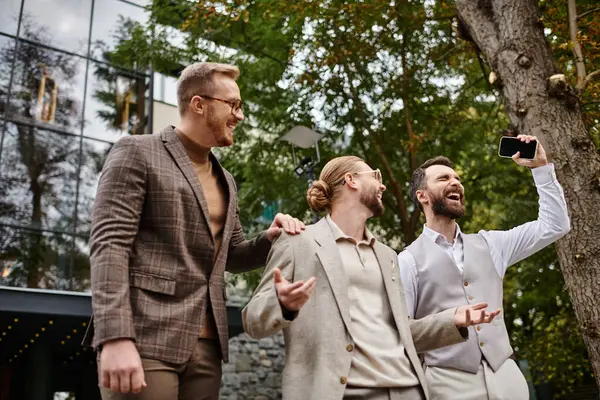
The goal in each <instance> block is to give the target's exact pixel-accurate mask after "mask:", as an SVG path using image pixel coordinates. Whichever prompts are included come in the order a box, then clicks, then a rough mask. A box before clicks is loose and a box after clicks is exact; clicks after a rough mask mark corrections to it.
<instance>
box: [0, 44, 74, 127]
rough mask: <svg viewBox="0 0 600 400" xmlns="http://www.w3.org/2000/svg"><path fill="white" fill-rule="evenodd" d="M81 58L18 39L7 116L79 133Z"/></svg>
mask: <svg viewBox="0 0 600 400" xmlns="http://www.w3.org/2000/svg"><path fill="white" fill-rule="evenodd" d="M85 63H86V61H85V59H83V58H80V57H76V56H70V55H67V54H64V53H60V52H57V51H52V50H47V49H45V48H42V47H39V46H36V45H32V44H28V43H24V42H21V43H20V44H19V50H18V54H17V62H16V66H15V75H14V78H13V86H12V93H11V98H10V107H9V111H8V118H10V119H14V120H16V121H27V122H29V123H32V122H35V123H36V124H39V125H40V126H42V127H52V128H55V129H57V128H61V129H66V130H68V131H70V132H73V133H79V132H80V129H81V115H82V106H83V87H84V79H85Z"/></svg>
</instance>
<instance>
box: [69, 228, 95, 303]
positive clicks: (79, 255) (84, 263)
mask: <svg viewBox="0 0 600 400" xmlns="http://www.w3.org/2000/svg"><path fill="white" fill-rule="evenodd" d="M73 259H74V262H73V274H72V277H73V278H72V286H71V290H73V291H76V292H91V291H92V289H91V286H92V285H91V282H90V248H89V245H88V239H87V238H86V239H82V238H79V237H76V238H75V252H74V253H73Z"/></svg>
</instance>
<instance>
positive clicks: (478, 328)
mask: <svg viewBox="0 0 600 400" xmlns="http://www.w3.org/2000/svg"><path fill="white" fill-rule="evenodd" d="M477 330H478V331H480V330H481V327H480V326H479V325H477ZM482 346H483V345H482Z"/></svg>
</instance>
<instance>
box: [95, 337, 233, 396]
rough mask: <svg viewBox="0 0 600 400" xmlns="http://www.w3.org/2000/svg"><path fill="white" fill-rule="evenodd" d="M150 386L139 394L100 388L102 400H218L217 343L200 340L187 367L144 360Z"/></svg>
mask: <svg viewBox="0 0 600 400" xmlns="http://www.w3.org/2000/svg"><path fill="white" fill-rule="evenodd" d="M142 365H143V367H144V377H145V378H146V384H147V385H148V386H147V387H145V388H143V389H142V392H141V393H139V394H120V393H115V392H113V391H112V390H110V389H107V388H103V387H101V388H100V394H101V395H102V400H128V399H134V400H218V398H219V388H220V386H221V348H220V346H219V342H218V341H217V340H211V339H199V340H198V343H197V345H196V347H195V348H194V352H193V353H192V356H191V357H190V359H189V360H188V362H186V363H185V364H182V365H179V364H169V363H165V362H162V361H158V360H150V359H147V358H142Z"/></svg>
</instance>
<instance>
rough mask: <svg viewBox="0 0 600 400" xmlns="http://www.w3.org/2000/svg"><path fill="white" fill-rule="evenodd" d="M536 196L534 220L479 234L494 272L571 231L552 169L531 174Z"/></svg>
mask: <svg viewBox="0 0 600 400" xmlns="http://www.w3.org/2000/svg"><path fill="white" fill-rule="evenodd" d="M531 173H532V174H533V180H534V182H535V185H536V187H537V192H538V195H539V211H538V218H537V220H535V221H531V222H527V223H525V224H523V225H519V226H517V227H516V228H512V229H510V230H508V231H480V232H479V233H480V234H481V235H482V236H483V237H484V239H485V240H486V242H487V244H488V246H489V248H490V252H491V254H492V260H493V262H494V266H495V267H496V271H497V272H498V275H500V277H502V278H503V277H504V274H505V273H506V269H507V268H508V267H509V266H511V265H514V264H516V263H518V262H519V261H521V260H523V259H525V258H527V257H529V256H530V255H532V254H534V253H536V252H538V251H540V250H541V249H543V248H544V247H546V246H548V245H549V244H551V243H554V242H555V241H557V240H558V239H560V238H561V237H563V236H564V235H566V234H567V233H568V232H569V231H570V230H571V221H570V220H569V214H568V211H567V203H566V201H565V196H564V193H563V189H562V187H561V186H560V184H559V183H558V181H557V180H556V173H555V172H554V165H553V164H548V165H545V166H543V167H538V168H534V169H532V170H531Z"/></svg>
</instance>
